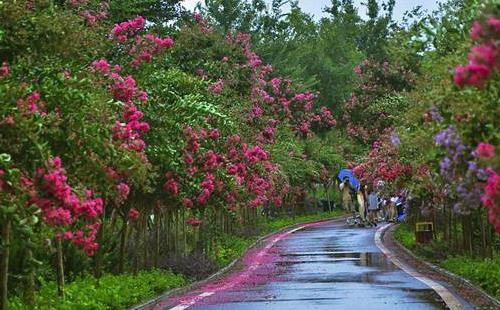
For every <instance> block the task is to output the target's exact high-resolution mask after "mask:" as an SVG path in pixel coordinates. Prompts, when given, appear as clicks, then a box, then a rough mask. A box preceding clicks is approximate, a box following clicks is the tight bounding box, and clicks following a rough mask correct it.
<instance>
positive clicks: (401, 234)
mask: <svg viewBox="0 0 500 310" xmlns="http://www.w3.org/2000/svg"><path fill="white" fill-rule="evenodd" d="M394 238H396V240H397V241H399V242H400V243H401V244H402V245H403V246H404V247H406V248H408V249H413V248H414V247H415V245H416V240H415V233H414V232H413V231H412V230H411V228H410V226H409V225H408V224H400V225H399V226H398V227H397V228H396V230H395V231H394Z"/></svg>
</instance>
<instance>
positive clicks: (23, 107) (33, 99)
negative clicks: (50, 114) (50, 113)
mask: <svg viewBox="0 0 500 310" xmlns="http://www.w3.org/2000/svg"><path fill="white" fill-rule="evenodd" d="M17 108H18V109H19V111H21V112H22V115H23V116H26V117H27V116H30V115H33V114H35V113H39V114H40V115H41V116H45V115H47V113H45V103H44V102H43V101H42V100H41V95H40V93H39V92H37V91H33V92H32V93H31V94H29V95H28V96H27V97H26V98H25V99H19V100H17Z"/></svg>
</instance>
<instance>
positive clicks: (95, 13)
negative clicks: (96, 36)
mask: <svg viewBox="0 0 500 310" xmlns="http://www.w3.org/2000/svg"><path fill="white" fill-rule="evenodd" d="M108 11H109V3H108V2H106V1H103V2H101V3H99V7H98V8H97V10H91V9H86V10H83V11H81V12H80V16H81V17H83V19H84V20H85V23H86V24H87V25H88V26H90V27H94V26H96V25H97V23H98V22H101V21H103V20H105V19H107V18H108Z"/></svg>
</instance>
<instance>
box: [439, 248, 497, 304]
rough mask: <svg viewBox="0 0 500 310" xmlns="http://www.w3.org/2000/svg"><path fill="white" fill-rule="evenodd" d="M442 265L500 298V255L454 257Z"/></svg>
mask: <svg viewBox="0 0 500 310" xmlns="http://www.w3.org/2000/svg"><path fill="white" fill-rule="evenodd" d="M441 266H442V267H444V268H446V269H448V270H450V271H451V272H453V273H455V274H458V275H460V276H462V277H464V278H467V279H469V280H470V281H472V282H473V283H474V284H476V285H478V286H480V287H481V288H483V289H484V290H485V291H486V292H488V293H489V294H491V295H493V296H495V297H496V298H497V299H498V298H500V256H495V257H494V258H486V259H480V258H470V257H463V256H458V257H452V258H449V259H447V260H445V261H443V262H442V263H441Z"/></svg>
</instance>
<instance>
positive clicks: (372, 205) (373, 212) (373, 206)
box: [368, 188, 379, 227]
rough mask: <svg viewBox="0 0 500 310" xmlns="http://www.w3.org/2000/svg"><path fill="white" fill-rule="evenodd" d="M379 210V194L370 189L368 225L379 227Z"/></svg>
mask: <svg viewBox="0 0 500 310" xmlns="http://www.w3.org/2000/svg"><path fill="white" fill-rule="evenodd" d="M378 209H379V199H378V195H377V193H376V192H375V191H374V190H373V188H370V190H369V194H368V223H369V224H370V225H373V226H375V227H377V215H378Z"/></svg>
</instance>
